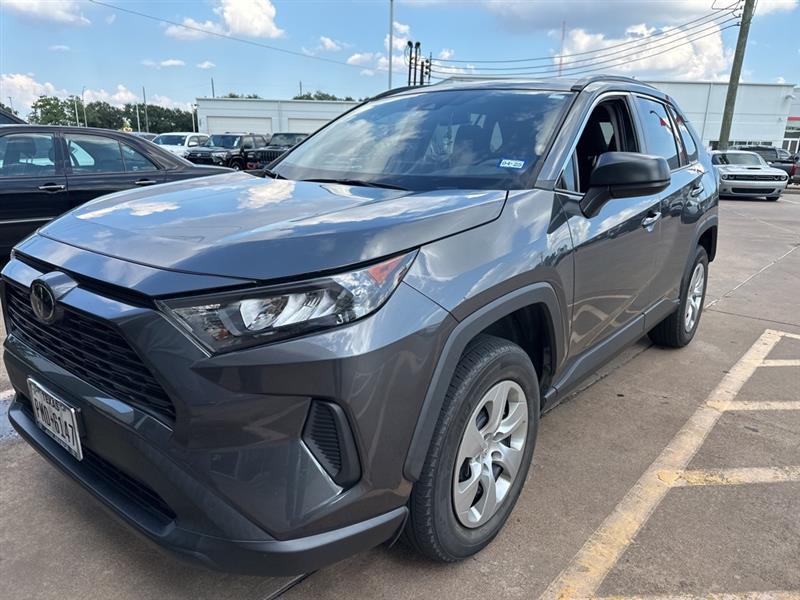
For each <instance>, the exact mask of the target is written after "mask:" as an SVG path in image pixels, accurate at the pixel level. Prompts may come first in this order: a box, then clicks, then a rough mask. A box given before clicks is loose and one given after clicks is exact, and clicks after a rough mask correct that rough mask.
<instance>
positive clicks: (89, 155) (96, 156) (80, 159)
mask: <svg viewBox="0 0 800 600" xmlns="http://www.w3.org/2000/svg"><path fill="white" fill-rule="evenodd" d="M64 137H65V139H66V142H67V152H68V156H69V162H70V165H71V166H72V172H73V173H75V174H79V175H80V174H84V173H124V172H125V163H123V162H122V152H121V151H120V147H119V142H118V141H117V140H112V139H111V138H105V137H101V136H99V135H83V134H68V135H66V136H64Z"/></svg>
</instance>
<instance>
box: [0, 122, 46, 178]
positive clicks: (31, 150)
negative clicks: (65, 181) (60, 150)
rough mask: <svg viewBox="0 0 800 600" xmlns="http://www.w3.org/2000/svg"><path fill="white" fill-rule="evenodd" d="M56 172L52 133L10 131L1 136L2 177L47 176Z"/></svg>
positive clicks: (0, 171) (0, 158) (0, 161)
mask: <svg viewBox="0 0 800 600" xmlns="http://www.w3.org/2000/svg"><path fill="white" fill-rule="evenodd" d="M55 172H56V165H55V144H54V143H53V135H52V134H50V133H10V134H8V135H4V136H3V137H0V177H39V176H42V177H46V176H48V175H55Z"/></svg>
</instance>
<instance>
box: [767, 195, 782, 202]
mask: <svg viewBox="0 0 800 600" xmlns="http://www.w3.org/2000/svg"><path fill="white" fill-rule="evenodd" d="M780 197H781V195H780V194H778V195H777V196H767V200H772V201H773V202H775V201H777V200H779V199H780Z"/></svg>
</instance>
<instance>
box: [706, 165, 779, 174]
mask: <svg viewBox="0 0 800 600" xmlns="http://www.w3.org/2000/svg"><path fill="white" fill-rule="evenodd" d="M715 166H716V168H717V169H718V170H719V172H720V173H728V174H731V175H747V174H748V173H749V174H751V175H752V174H753V173H759V174H761V175H786V171H781V170H780V169H776V168H774V167H769V166H766V165H760V166H755V165H753V166H744V165H715Z"/></svg>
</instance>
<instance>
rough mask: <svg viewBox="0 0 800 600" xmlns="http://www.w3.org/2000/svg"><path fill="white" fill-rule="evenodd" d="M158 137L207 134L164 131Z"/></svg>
mask: <svg viewBox="0 0 800 600" xmlns="http://www.w3.org/2000/svg"><path fill="white" fill-rule="evenodd" d="M158 135H208V134H207V133H201V132H199V131H165V132H164V133H159V134H158Z"/></svg>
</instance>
